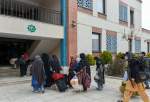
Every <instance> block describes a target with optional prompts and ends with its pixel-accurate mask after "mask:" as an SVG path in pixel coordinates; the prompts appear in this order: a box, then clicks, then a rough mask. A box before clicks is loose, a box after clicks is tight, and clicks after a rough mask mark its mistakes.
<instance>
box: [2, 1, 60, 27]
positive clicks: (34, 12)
mask: <svg viewBox="0 0 150 102" xmlns="http://www.w3.org/2000/svg"><path fill="white" fill-rule="evenodd" d="M0 15H7V16H14V17H19V18H24V19H29V20H35V21H41V22H45V23H51V24H56V25H61V12H60V11H56V10H51V9H48V8H44V7H41V6H35V5H31V4H27V3H23V2H20V1H16V0H0Z"/></svg>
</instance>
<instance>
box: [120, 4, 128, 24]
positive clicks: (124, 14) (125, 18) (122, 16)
mask: <svg viewBox="0 0 150 102" xmlns="http://www.w3.org/2000/svg"><path fill="white" fill-rule="evenodd" d="M119 20H121V21H125V22H128V8H127V6H125V5H123V4H120V5H119Z"/></svg>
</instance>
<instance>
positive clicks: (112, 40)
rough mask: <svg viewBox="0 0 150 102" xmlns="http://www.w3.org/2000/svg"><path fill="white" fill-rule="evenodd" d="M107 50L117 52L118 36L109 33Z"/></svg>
mask: <svg viewBox="0 0 150 102" xmlns="http://www.w3.org/2000/svg"><path fill="white" fill-rule="evenodd" d="M106 41H107V44H106V45H107V51H109V52H112V53H116V52H117V36H114V35H110V34H107V37H106Z"/></svg>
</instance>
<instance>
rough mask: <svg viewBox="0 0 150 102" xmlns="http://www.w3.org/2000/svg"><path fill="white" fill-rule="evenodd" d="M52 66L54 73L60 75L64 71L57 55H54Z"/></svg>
mask: <svg viewBox="0 0 150 102" xmlns="http://www.w3.org/2000/svg"><path fill="white" fill-rule="evenodd" d="M50 64H51V66H52V70H53V72H56V73H60V71H61V70H62V68H61V66H60V62H59V60H58V58H57V56H56V55H52V58H51V61H50Z"/></svg>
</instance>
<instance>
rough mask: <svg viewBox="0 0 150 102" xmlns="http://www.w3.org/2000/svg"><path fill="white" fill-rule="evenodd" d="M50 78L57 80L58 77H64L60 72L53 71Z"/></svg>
mask: <svg viewBox="0 0 150 102" xmlns="http://www.w3.org/2000/svg"><path fill="white" fill-rule="evenodd" d="M52 78H53V80H59V79H62V78H64V75H63V74H60V73H53V74H52Z"/></svg>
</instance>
